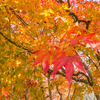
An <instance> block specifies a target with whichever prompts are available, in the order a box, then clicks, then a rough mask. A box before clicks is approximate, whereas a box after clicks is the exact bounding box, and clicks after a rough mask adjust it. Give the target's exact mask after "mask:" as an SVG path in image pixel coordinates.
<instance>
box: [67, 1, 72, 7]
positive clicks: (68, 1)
mask: <svg viewBox="0 0 100 100" xmlns="http://www.w3.org/2000/svg"><path fill="white" fill-rule="evenodd" d="M67 3H68V8H70V6H71V4H70V0H67Z"/></svg>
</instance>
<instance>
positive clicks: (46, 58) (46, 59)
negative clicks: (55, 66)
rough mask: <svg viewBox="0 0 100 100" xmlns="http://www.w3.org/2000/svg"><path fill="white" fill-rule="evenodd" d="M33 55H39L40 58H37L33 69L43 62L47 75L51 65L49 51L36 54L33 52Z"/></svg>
mask: <svg viewBox="0 0 100 100" xmlns="http://www.w3.org/2000/svg"><path fill="white" fill-rule="evenodd" d="M32 54H38V57H37V58H36V60H35V62H34V64H33V67H34V66H35V65H37V64H38V63H40V62H41V61H43V63H42V65H43V70H44V72H45V74H46V73H47V71H48V68H49V65H50V55H49V51H47V50H42V49H41V50H37V51H35V52H32Z"/></svg>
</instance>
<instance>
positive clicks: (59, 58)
mask: <svg viewBox="0 0 100 100" xmlns="http://www.w3.org/2000/svg"><path fill="white" fill-rule="evenodd" d="M54 48H55V49H54V50H55V51H56V52H57V51H58V53H59V54H58V53H56V52H55V54H54V53H52V52H53V51H48V50H44V49H41V50H37V51H35V52H33V53H32V54H38V56H37V58H36V60H35V62H34V64H33V67H34V66H35V65H37V64H38V63H40V62H41V61H43V63H42V65H43V69H44V72H45V74H46V73H47V71H48V69H49V65H50V56H53V57H52V58H53V59H52V60H53V62H52V64H53V65H54V68H53V72H52V74H53V75H54V76H55V75H56V73H57V71H58V70H59V69H61V68H62V67H65V72H66V77H67V80H68V84H69V87H70V84H71V79H72V75H73V71H74V65H75V66H76V67H77V68H79V69H81V70H82V71H84V72H85V70H84V67H83V64H82V62H81V60H80V56H78V55H74V56H66V55H65V52H64V51H62V52H61V49H60V48H59V47H56V46H54Z"/></svg>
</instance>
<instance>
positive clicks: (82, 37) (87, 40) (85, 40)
mask: <svg viewBox="0 0 100 100" xmlns="http://www.w3.org/2000/svg"><path fill="white" fill-rule="evenodd" d="M94 34H95V33H92V34H86V35H84V34H83V33H82V35H77V37H76V38H74V39H67V41H68V42H70V43H71V45H72V46H75V45H76V44H80V43H82V42H83V43H85V44H87V43H88V44H90V43H93V42H94V41H95V40H93V39H92V38H91V37H92V36H94Z"/></svg>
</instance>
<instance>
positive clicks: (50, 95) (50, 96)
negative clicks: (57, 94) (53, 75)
mask: <svg viewBox="0 0 100 100" xmlns="http://www.w3.org/2000/svg"><path fill="white" fill-rule="evenodd" d="M49 84H50V74H48V85H49ZM49 98H50V100H52V92H51V89H49Z"/></svg>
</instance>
